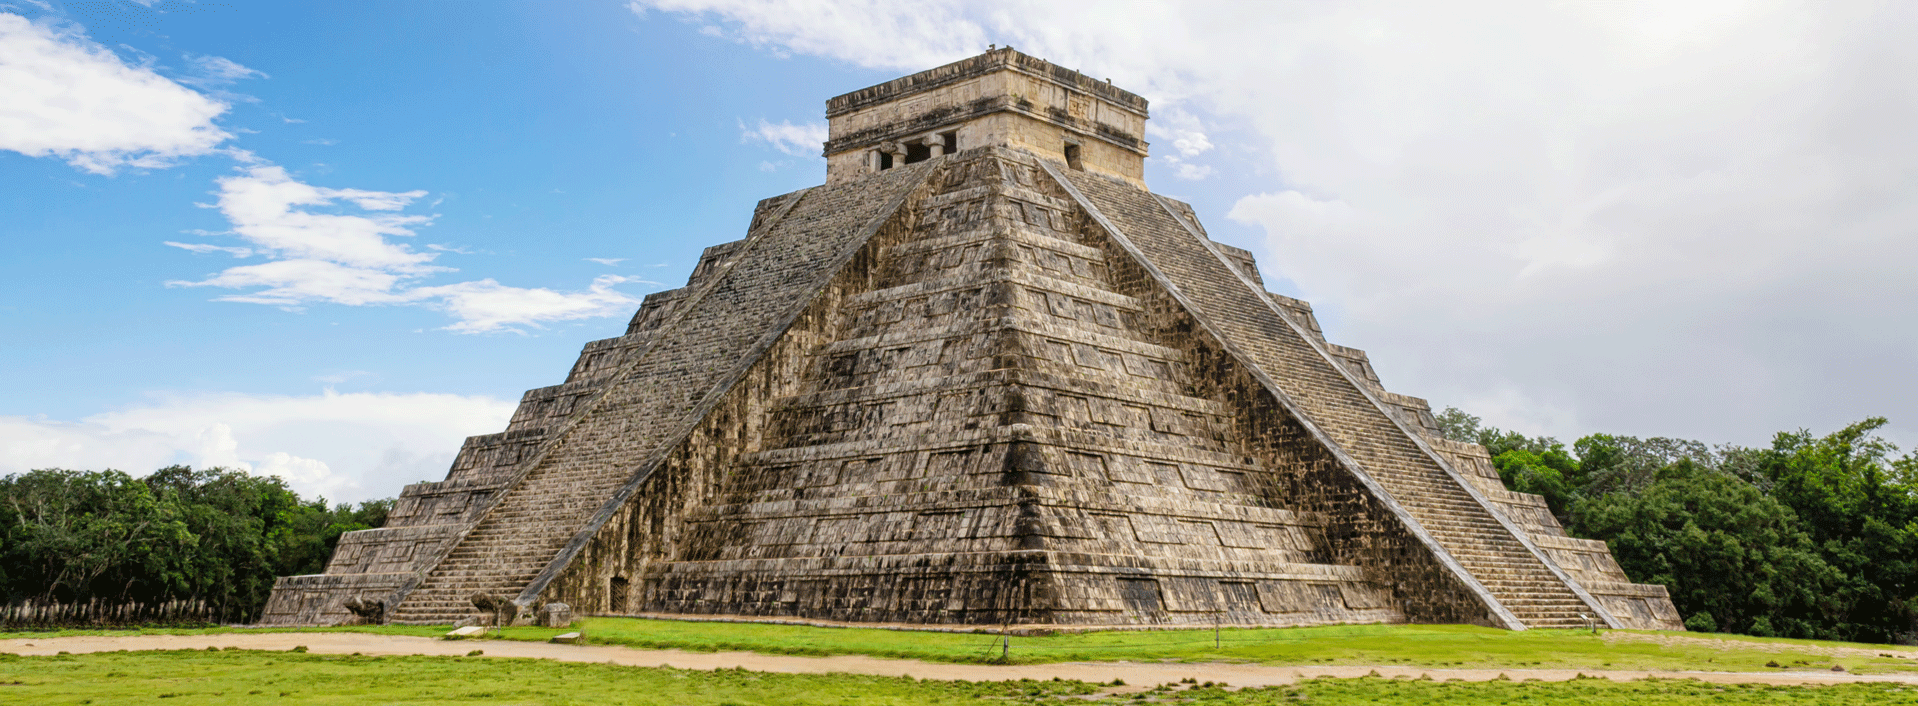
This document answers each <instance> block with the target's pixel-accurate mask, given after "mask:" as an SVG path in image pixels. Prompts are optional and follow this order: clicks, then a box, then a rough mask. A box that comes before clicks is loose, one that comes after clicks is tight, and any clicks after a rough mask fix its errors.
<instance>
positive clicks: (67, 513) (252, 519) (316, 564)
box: [0, 466, 393, 622]
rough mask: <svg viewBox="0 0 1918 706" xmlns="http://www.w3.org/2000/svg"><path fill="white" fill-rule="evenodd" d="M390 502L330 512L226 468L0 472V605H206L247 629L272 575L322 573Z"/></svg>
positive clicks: (381, 517)
mask: <svg viewBox="0 0 1918 706" xmlns="http://www.w3.org/2000/svg"><path fill="white" fill-rule="evenodd" d="M392 506H393V501H392V500H375V501H369V502H363V503H360V504H359V505H358V506H357V507H353V506H348V505H339V506H337V507H329V506H328V505H327V503H326V501H325V500H324V499H315V500H310V501H309V500H304V499H302V498H300V496H299V495H298V494H297V493H295V492H293V490H292V489H290V488H288V487H287V485H286V483H285V482H284V481H282V480H280V479H279V478H274V477H268V476H254V475H251V474H248V473H245V472H243V471H237V470H231V469H225V468H209V469H204V470H197V471H196V470H194V469H192V468H190V467H187V466H170V467H167V468H162V469H160V470H158V471H155V472H154V473H152V474H151V475H148V476H147V477H146V478H144V479H134V478H132V477H131V476H128V475H127V474H125V473H121V472H119V471H101V472H82V471H68V470H60V469H46V470H35V471H30V472H27V473H23V474H17V475H9V476H0V598H3V599H5V600H6V601H9V602H12V601H19V600H23V599H34V600H52V601H60V602H72V601H87V600H93V599H104V600H107V601H112V602H124V601H138V602H148V603H150V602H157V601H163V600H171V599H199V600H203V601H206V602H207V604H208V605H210V606H212V607H213V608H214V610H215V611H216V613H217V614H218V615H219V616H220V618H221V619H222V620H228V621H236V622H250V621H252V620H254V619H256V618H257V617H258V615H259V612H260V610H261V609H262V608H264V607H265V604H266V599H267V597H268V596H269V595H270V594H271V592H272V588H273V582H274V579H275V578H277V577H279V576H286V575H291V574H305V573H317V572H319V571H320V570H322V569H323V568H324V567H325V565H326V561H327V559H328V557H329V556H330V555H331V554H332V551H333V549H334V547H335V546H336V545H337V544H338V542H339V537H340V535H342V534H344V533H346V532H350V531H353V530H358V529H369V528H373V527H379V526H382V525H384V524H385V522H386V515H387V513H388V512H389V511H390V510H391V509H392Z"/></svg>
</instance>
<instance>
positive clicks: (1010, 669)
mask: <svg viewBox="0 0 1918 706" xmlns="http://www.w3.org/2000/svg"><path fill="white" fill-rule="evenodd" d="M298 645H304V646H306V648H307V650H308V651H310V652H317V653H322V654H352V653H356V652H357V653H360V654H365V655H445V656H458V655H464V654H466V653H467V652H469V651H471V650H476V649H477V650H484V651H485V653H486V656H487V657H528V658H534V659H552V660H559V661H563V662H598V663H609V664H620V665H627V666H633V667H678V668H680V669H720V668H727V669H730V668H733V667H744V668H746V669H751V670H757V671H762V672H785V673H791V674H826V673H849V674H870V675H879V676H907V675H910V676H913V677H917V678H920V679H965V680H968V681H998V680H1004V679H1023V678H1030V679H1052V678H1053V677H1058V678H1061V679H1070V680H1075V681H1084V682H1111V681H1112V680H1113V679H1124V680H1125V681H1126V683H1127V685H1128V686H1127V687H1126V688H1124V689H1120V690H1118V691H1134V690H1142V689H1146V688H1150V687H1151V686H1153V685H1157V684H1163V683H1168V682H1177V681H1179V680H1181V679H1185V678H1187V677H1191V678H1195V679H1198V680H1200V681H1214V682H1226V683H1228V684H1231V685H1232V686H1235V687H1245V686H1278V685H1285V684H1291V683H1293V682H1296V681H1298V680H1300V679H1305V678H1312V677H1361V676H1365V675H1367V674H1371V673H1375V672H1376V673H1377V674H1378V675H1379V676H1384V677H1409V678H1417V677H1419V676H1421V675H1426V676H1430V677H1431V678H1433V679H1438V680H1441V681H1443V680H1447V679H1462V680H1465V681H1487V680H1492V679H1497V678H1499V676H1500V675H1505V676H1506V677H1508V678H1510V679H1515V680H1523V679H1539V680H1543V681H1564V680H1568V679H1571V678H1573V677H1574V676H1577V675H1579V674H1584V675H1585V676H1588V677H1592V676H1597V677H1605V678H1608V679H1613V680H1618V681H1628V680H1632V679H1644V678H1646V677H1657V678H1661V679H1698V680H1701V681H1707V682H1714V683H1722V684H1846V683H1854V682H1901V683H1907V684H1918V675H1910V674H1902V675H1857V674H1851V673H1848V672H1824V671H1820V672H1646V671H1630V672H1626V671H1592V670H1584V671H1576V670H1560V669H1421V668H1417V667H1403V666H1377V667H1368V666H1323V667H1274V666H1267V665H1257V664H1224V663H1206V664H1180V663H1157V662H1147V663H1140V662H1067V663H1061V664H1032V665H1012V666H993V665H982V664H942V663H938V662H920V661H917V660H902V659H879V658H874V657H861V656H839V657H797V656H789V655H767V654H758V653H754V652H716V653H713V652H681V651H679V650H640V649H632V648H626V647H609V646H598V645H555V644H548V643H541V642H513V641H508V640H459V641H449V640H438V639H433V638H426V637H408V636H396V635H368V634H362V633H234V634H227V635H191V636H189V635H136V636H127V637H56V638H35V639H16V640H0V652H11V653H14V654H21V655H52V654H58V653H60V652H70V653H73V654H83V653H88V652H111V651H115V650H180V649H192V650H203V649H206V648H208V647H217V648H227V647H237V648H240V649H245V650H289V649H292V648H293V647H295V646H298Z"/></svg>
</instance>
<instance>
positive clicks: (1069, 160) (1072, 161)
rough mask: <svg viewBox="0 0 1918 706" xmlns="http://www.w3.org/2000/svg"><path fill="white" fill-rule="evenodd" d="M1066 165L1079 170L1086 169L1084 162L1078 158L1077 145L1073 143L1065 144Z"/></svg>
mask: <svg viewBox="0 0 1918 706" xmlns="http://www.w3.org/2000/svg"><path fill="white" fill-rule="evenodd" d="M1066 166H1068V167H1072V168H1073V169H1077V170H1079V171H1085V169H1086V165H1085V162H1082V161H1080V159H1079V146H1078V145H1073V144H1068V145H1066Z"/></svg>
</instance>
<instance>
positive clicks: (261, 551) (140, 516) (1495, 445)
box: [0, 409, 1918, 643]
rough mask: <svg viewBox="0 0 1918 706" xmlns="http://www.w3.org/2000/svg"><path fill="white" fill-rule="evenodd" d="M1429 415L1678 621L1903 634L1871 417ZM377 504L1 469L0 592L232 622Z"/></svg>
mask: <svg viewBox="0 0 1918 706" xmlns="http://www.w3.org/2000/svg"><path fill="white" fill-rule="evenodd" d="M1438 418H1439V421H1440V426H1441V427H1442V428H1443V430H1444V433H1445V435H1446V436H1447V437H1448V438H1451V439H1454V440H1457V441H1465V442H1472V443H1479V444H1483V445H1485V446H1486V447H1487V448H1488V449H1489V450H1490V451H1491V454H1492V463H1493V465H1495V466H1497V467H1498V471H1499V476H1500V477H1501V478H1502V479H1503V480H1504V481H1505V484H1506V486H1507V487H1509V488H1511V489H1512V490H1517V491H1521V492H1527V493H1537V494H1539V495H1542V496H1544V497H1545V500H1546V502H1547V503H1548V504H1549V505H1550V506H1551V509H1552V513H1553V514H1554V515H1555V516H1557V518H1558V521H1559V523H1560V524H1562V525H1564V527H1565V529H1566V532H1567V533H1568V534H1571V535H1572V536H1574V537H1583V538H1587V539H1599V540H1604V541H1605V542H1607V543H1608V544H1609V545H1610V546H1611V549H1612V553H1613V555H1614V556H1616V557H1617V558H1618V562H1619V565H1620V567H1621V568H1623V569H1624V570H1625V573H1626V575H1627V576H1629V577H1631V579H1632V580H1633V581H1637V582H1641V583H1653V584H1659V585H1663V586H1665V587H1666V588H1667V589H1669V590H1670V591H1671V595H1672V602H1673V603H1674V604H1676V606H1677V607H1678V610H1679V613H1680V615H1681V616H1683V617H1684V620H1685V626H1686V627H1687V628H1689V629H1691V630H1697V631H1704V632H1736V633H1747V634H1752V635H1764V636H1782V637H1806V638H1821V639H1838V640H1855V641H1867V642H1905V643H1910V642H1914V641H1918V487H1915V485H1914V484H1918V456H1913V455H1910V454H1907V455H1904V456H1894V454H1896V453H1897V449H1896V447H1894V446H1892V445H1891V444H1890V443H1888V442H1886V441H1885V440H1884V439H1882V438H1880V437H1879V436H1878V435H1877V430H1878V429H1880V428H1882V427H1883V426H1884V425H1885V420H1884V419H1883V418H1872V419H1867V420H1865V421H1862V422H1858V423H1856V424H1852V425H1850V426H1847V427H1845V428H1844V429H1841V430H1839V431H1837V432H1834V433H1832V434H1829V435H1826V436H1816V435H1813V434H1812V433H1810V432H1809V431H1804V430H1800V431H1795V432H1781V433H1779V434H1778V435H1777V436H1776V437H1775V438H1774V439H1773V440H1772V444H1771V446H1770V447H1768V448H1746V447H1738V446H1715V447H1714V446H1708V445H1706V444H1703V443H1700V442H1697V441H1687V440H1682V439H1669V438H1649V439H1640V438H1635V437H1629V436H1613V435H1609V434H1593V435H1590V436H1586V437H1584V438H1581V439H1579V440H1578V441H1576V442H1573V443H1572V444H1571V446H1570V447H1569V448H1568V447H1567V446H1566V445H1565V444H1563V443H1561V442H1559V441H1558V440H1556V439H1552V438H1549V437H1526V436H1524V435H1521V434H1517V433H1514V432H1509V431H1503V430H1500V429H1496V428H1491V427H1486V426H1483V425H1482V424H1481V423H1480V420H1479V419H1478V418H1477V417H1473V416H1471V415H1469V414H1466V413H1464V412H1461V411H1459V410H1457V409H1447V410H1446V411H1445V412H1443V413H1441V414H1440V415H1438ZM392 505H393V501H392V500H391V499H387V500H375V501H370V502H364V503H360V504H359V505H357V506H348V505H344V504H342V505H334V506H329V505H328V504H327V502H326V500H325V499H324V498H315V499H312V500H307V499H303V498H301V497H300V496H299V494H297V493H295V492H293V491H292V490H291V489H290V488H288V487H287V485H286V483H285V482H284V481H282V480H280V479H279V478H274V477H265V476H254V475H250V474H247V473H245V472H242V471H236V470H230V469H224V468H210V469H204V470H194V469H192V468H190V467H187V466H170V467H167V468H163V469H160V470H159V471H156V472H154V473H153V474H151V475H148V476H146V477H144V478H134V477H132V476H129V475H127V474H125V473H122V472H119V471H111V470H109V471H98V472H92V471H68V470H58V469H51V470H36V471H31V472H28V473H22V474H17V475H9V476H4V477H0V601H4V602H6V603H19V602H21V601H28V600H31V601H36V602H61V603H74V602H86V601H92V600H104V601H108V602H137V603H147V604H152V603H160V602H164V601H169V600H198V601H204V602H205V603H206V604H207V605H209V606H211V607H212V608H213V610H214V612H215V613H216V614H217V615H218V616H219V617H220V619H221V620H223V621H228V622H251V621H253V620H255V619H257V618H258V617H259V614H260V611H261V609H262V608H264V607H265V605H266V599H267V597H268V595H270V593H271V592H272V588H273V580H274V578H276V577H279V576H290V575H295V574H311V573H318V572H320V571H321V570H323V569H324V568H325V565H326V561H327V558H328V557H329V556H331V555H332V552H333V547H334V545H336V544H337V543H338V542H339V537H340V535H341V534H342V533H345V532H350V531H353V530H359V529H369V528H374V527H379V526H382V525H384V524H385V522H386V514H387V512H388V511H389V510H390V509H391V508H392Z"/></svg>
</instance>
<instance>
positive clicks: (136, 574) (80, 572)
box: [0, 469, 196, 602]
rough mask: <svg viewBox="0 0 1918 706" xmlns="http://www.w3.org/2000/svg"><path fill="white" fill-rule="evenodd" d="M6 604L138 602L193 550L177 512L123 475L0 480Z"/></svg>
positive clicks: (48, 474) (43, 474) (160, 587)
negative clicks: (6, 569) (6, 568)
mask: <svg viewBox="0 0 1918 706" xmlns="http://www.w3.org/2000/svg"><path fill="white" fill-rule="evenodd" d="M0 508H4V509H0V521H3V522H5V524H6V529H5V534H4V539H5V542H4V547H0V561H4V562H5V563H6V565H7V566H9V567H11V569H12V570H11V571H10V572H9V585H8V586H7V598H9V599H10V600H19V599H25V598H32V599H38V600H52V601H63V602H65V601H86V600H91V599H95V598H103V599H108V600H129V599H133V600H143V599H150V597H151V596H152V595H155V594H164V593H165V588H164V584H165V582H166V578H165V577H166V575H167V573H168V564H169V563H170V562H172V561H174V560H175V559H176V557H179V556H181V555H183V554H185V553H186V552H188V551H190V550H191V549H192V547H193V546H194V545H195V544H196V538H195V537H194V536H193V534H192V533H191V532H189V531H187V527H186V524H185V523H183V522H181V521H180V519H179V516H178V512H177V509H176V508H175V507H173V506H172V505H170V504H167V503H163V502H160V501H159V500H158V499H156V498H155V497H154V496H153V493H152V492H150V491H149V490H148V489H147V486H146V485H145V484H143V483H141V482H140V481H138V480H135V479H134V478H133V477H131V476H128V475H127V474H125V473H121V472H120V471H113V470H107V471H98V472H82V471H67V470H60V469H49V470H36V471H31V472H28V473H25V474H21V475H13V476H6V477H0Z"/></svg>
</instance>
